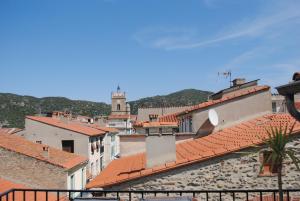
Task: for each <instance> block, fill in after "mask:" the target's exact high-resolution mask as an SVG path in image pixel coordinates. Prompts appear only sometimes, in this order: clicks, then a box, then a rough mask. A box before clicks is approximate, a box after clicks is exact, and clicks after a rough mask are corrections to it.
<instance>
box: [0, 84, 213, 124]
mask: <svg viewBox="0 0 300 201" xmlns="http://www.w3.org/2000/svg"><path fill="white" fill-rule="evenodd" d="M210 94H212V92H208V91H201V90H196V89H185V90H182V91H178V92H175V93H171V94H168V95H165V96H153V97H147V98H142V99H140V100H137V101H131V102H129V103H130V105H131V108H132V113H133V114H137V110H138V108H139V107H161V106H164V107H167V106H184V105H194V104H197V103H200V102H203V101H206V100H207V97H208V95H210ZM65 110H67V111H71V112H72V113H73V114H79V115H86V116H94V115H99V114H104V115H108V114H109V113H110V105H109V104H106V103H98V102H92V101H82V100H70V99H68V98H64V97H45V98H36V97H32V96H20V95H16V94H10V93H0V127H1V126H5V127H17V128H24V123H25V122H24V120H25V119H24V118H25V116H26V115H34V114H37V113H40V112H41V111H43V112H47V111H65Z"/></svg>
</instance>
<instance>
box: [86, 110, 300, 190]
mask: <svg viewBox="0 0 300 201" xmlns="http://www.w3.org/2000/svg"><path fill="white" fill-rule="evenodd" d="M294 121H295V119H294V118H293V117H291V116H290V115H288V114H270V115H265V116H263V117H260V118H256V119H253V120H250V121H248V122H244V123H241V124H239V125H236V126H233V127H231V128H227V129H224V130H222V131H218V132H215V133H213V134H211V135H208V136H205V137H202V138H198V139H193V140H190V141H186V142H182V143H180V144H177V145H176V158H177V159H176V162H175V163H167V164H165V165H163V166H159V167H154V168H152V169H147V168H146V165H145V162H143V163H139V161H145V160H146V157H145V153H142V154H137V155H132V156H128V157H123V158H120V159H117V160H114V161H112V162H111V163H110V164H109V165H108V166H107V167H106V168H105V169H104V171H103V172H102V173H101V174H100V175H99V176H97V177H96V178H95V179H94V180H93V181H91V182H90V183H88V184H87V188H97V187H106V186H111V185H114V184H118V183H120V182H121V181H118V179H116V180H115V181H114V182H108V180H107V178H111V177H112V178H118V175H121V174H123V173H124V172H126V173H130V172H128V167H127V166H128V164H129V163H131V164H132V165H134V166H135V168H133V167H131V169H134V175H136V172H139V173H140V177H143V176H148V175H151V174H154V173H158V172H162V171H166V170H168V169H172V168H177V167H180V166H182V165H188V164H190V163H193V162H200V161H203V160H207V159H209V158H213V157H216V156H221V155H225V154H228V153H231V152H234V151H238V150H241V149H243V148H247V147H252V146H253V145H256V144H260V143H262V138H261V137H263V136H266V135H267V133H266V128H269V127H270V126H279V125H280V124H282V123H283V122H289V123H292V122H294ZM299 131H300V123H299V122H297V123H296V126H295V128H294V132H299ZM258 135H259V136H260V137H258ZM133 161H134V162H133ZM140 164H143V165H140ZM130 175H131V174H130ZM130 175H129V177H128V179H127V180H126V181H128V180H131V179H133V178H132V177H131V176H130ZM102 181H104V183H105V184H103V183H102ZM122 182H124V180H122Z"/></svg>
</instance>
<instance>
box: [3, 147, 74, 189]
mask: <svg viewBox="0 0 300 201" xmlns="http://www.w3.org/2000/svg"><path fill="white" fill-rule="evenodd" d="M67 175H68V173H67V171H66V170H65V169H63V168H60V167H58V166H55V165H52V164H50V163H47V162H44V161H40V160H37V159H35V158H32V157H28V156H25V155H21V154H18V153H16V152H12V151H8V150H6V149H3V148H0V177H1V178H4V179H7V180H10V181H13V182H15V183H20V184H24V185H26V186H28V187H32V188H55V189H66V188H67Z"/></svg>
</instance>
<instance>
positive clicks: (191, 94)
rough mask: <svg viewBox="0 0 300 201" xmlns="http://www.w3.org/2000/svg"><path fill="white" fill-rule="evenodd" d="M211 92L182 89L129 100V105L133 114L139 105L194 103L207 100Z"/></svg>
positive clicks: (185, 104)
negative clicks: (161, 94) (162, 94)
mask: <svg viewBox="0 0 300 201" xmlns="http://www.w3.org/2000/svg"><path fill="white" fill-rule="evenodd" d="M211 94H213V93H212V92H209V91H201V90H197V89H184V90H181V91H177V92H175V93H171V94H168V95H164V96H153V97H147V98H142V99H140V100H136V101H131V102H129V103H130V107H131V112H132V113H133V114H137V111H138V108H141V107H170V106H187V105H195V104H198V103H201V102H204V101H206V100H207V98H208V96H209V95H211Z"/></svg>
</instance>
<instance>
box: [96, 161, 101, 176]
mask: <svg viewBox="0 0 300 201" xmlns="http://www.w3.org/2000/svg"><path fill="white" fill-rule="evenodd" d="M96 167H97V174H98V173H99V172H100V163H99V160H96Z"/></svg>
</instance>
